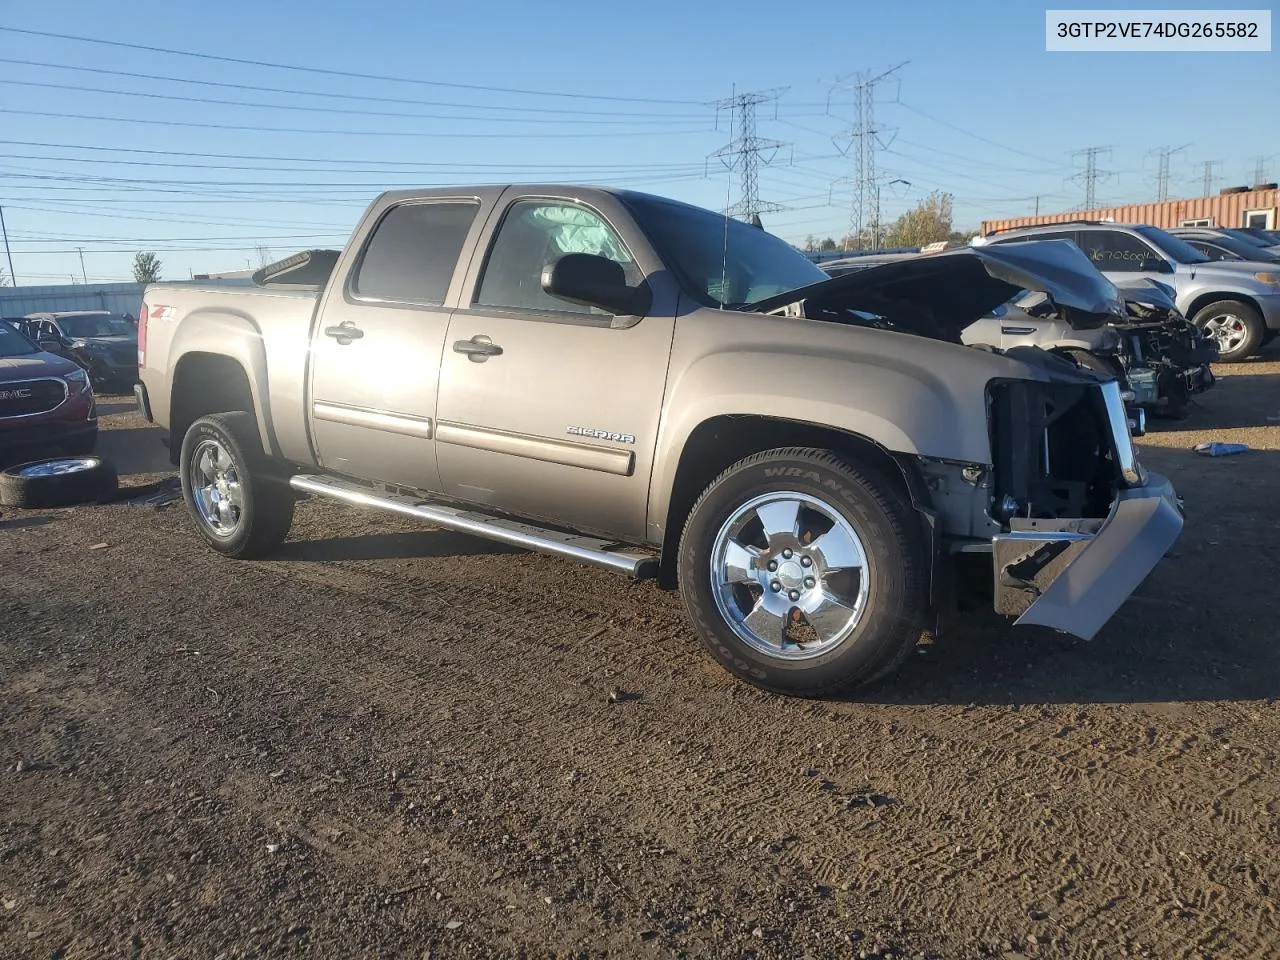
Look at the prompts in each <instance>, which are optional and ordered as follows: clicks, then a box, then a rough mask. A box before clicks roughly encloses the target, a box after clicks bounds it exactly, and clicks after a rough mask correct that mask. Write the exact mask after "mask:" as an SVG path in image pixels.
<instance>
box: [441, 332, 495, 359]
mask: <svg viewBox="0 0 1280 960" xmlns="http://www.w3.org/2000/svg"><path fill="white" fill-rule="evenodd" d="M453 352H454V353H463V354H466V356H467V359H468V360H471V361H472V362H473V363H483V362H484V361H485V360H487V359H488V358H489V357H500V356H502V348H501V347H500V346H498V345H497V344H496V343H494V342H493V341H492V340H490V339H489V338H488V337H486V336H485V335H484V334H482V333H480V334H476V335H475V336H474V337H472V338H471V339H470V340H455V341H454V342H453Z"/></svg>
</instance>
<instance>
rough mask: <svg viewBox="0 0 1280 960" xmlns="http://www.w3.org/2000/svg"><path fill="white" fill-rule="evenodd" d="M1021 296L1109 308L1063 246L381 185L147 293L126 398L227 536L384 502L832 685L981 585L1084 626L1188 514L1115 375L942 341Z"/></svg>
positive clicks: (230, 539) (1033, 615) (821, 685)
mask: <svg viewBox="0 0 1280 960" xmlns="http://www.w3.org/2000/svg"><path fill="white" fill-rule="evenodd" d="M1019 290H1043V291H1045V292H1047V293H1049V294H1050V295H1051V296H1052V297H1053V298H1054V300H1055V302H1057V303H1059V304H1062V305H1064V306H1068V307H1072V308H1076V309H1081V310H1088V311H1093V312H1107V311H1108V310H1120V309H1122V307H1121V305H1120V304H1118V303H1115V302H1114V301H1115V288H1114V287H1112V286H1111V285H1110V284H1107V283H1105V282H1104V281H1102V280H1100V278H1099V277H1098V274H1097V272H1096V271H1095V270H1093V269H1092V268H1091V267H1090V266H1089V264H1088V262H1087V261H1086V260H1085V259H1084V256H1083V254H1081V253H1080V252H1079V251H1078V250H1076V249H1075V248H1074V247H1072V246H1071V245H1070V244H1052V243H1045V244H1018V245H1016V246H1005V247H986V248H966V249H961V250H955V251H951V252H947V253H942V254H939V255H937V256H931V257H922V258H918V259H914V260H911V261H908V262H904V263H897V264H889V265H886V266H884V267H881V268H879V269H876V270H869V271H861V272H859V273H855V274H850V275H848V276H843V277H836V278H829V277H827V276H826V275H825V274H824V273H823V272H822V271H821V270H820V269H819V268H818V267H817V266H815V265H814V264H813V263H811V262H809V260H807V259H806V258H805V257H804V256H803V255H802V254H801V253H800V252H798V251H797V250H795V249H794V248H792V247H791V246H789V245H788V244H786V243H785V242H783V241H782V240H780V239H778V238H777V237H774V236H772V235H770V234H768V233H766V232H765V231H764V230H761V229H759V228H758V227H757V226H752V225H749V224H746V223H742V222H739V221H736V220H731V219H727V218H726V217H724V216H723V215H720V214H716V213H712V212H710V211H706V210H702V209H699V208H697V207H693V206H689V205H686V204H683V203H677V202H674V201H671V200H666V199H662V198H659V197H654V196H649V195H645V194H641V193H634V192H629V191H621V190H607V189H599V188H590V187H565V186H506V187H492V186H486V187H477V188H470V187H466V188H457V189H432V190H415V191H399V192H391V193H386V194H384V195H382V196H380V197H379V198H378V199H377V200H376V201H374V203H373V204H372V205H371V206H370V207H369V209H368V210H367V212H366V213H365V214H364V216H363V218H362V220H361V222H360V223H359V225H358V227H357V229H356V231H355V233H354V234H353V235H352V237H351V239H350V241H349V242H348V243H347V245H346V247H345V248H344V249H343V250H342V251H341V252H336V251H311V252H308V253H303V254H299V255H297V256H295V257H292V258H289V259H288V260H285V261H281V262H280V263H279V264H275V265H272V266H271V267H267V268H264V269H263V270H261V271H259V273H258V274H257V275H256V276H255V278H254V284H253V285H250V284H241V285H231V284H223V285H219V284H209V283H205V284H201V283H198V282H197V283H165V284H153V285H151V286H149V287H148V288H147V290H146V293H145V303H144V304H143V308H142V312H141V315H140V323H139V343H138V353H139V378H140V381H141V382H140V383H139V385H138V386H137V388H136V394H137V398H138V403H139V405H140V407H141V409H142V411H143V413H144V415H145V416H147V417H148V418H149V419H153V420H154V421H155V422H156V423H158V424H160V425H161V426H162V427H163V428H166V429H167V431H168V436H169V438H170V439H169V448H170V451H171V456H172V458H173V462H174V463H175V464H176V465H177V466H178V468H179V474H180V476H181V480H182V488H183V493H184V496H185V499H186V504H187V507H188V509H189V512H190V515H191V517H192V519H193V521H194V523H195V526H196V528H197V530H199V532H200V534H201V535H202V536H203V538H204V540H206V541H207V542H208V543H209V544H210V545H211V546H212V547H213V549H215V550H217V551H218V552H220V553H222V554H225V555H227V556H231V557H252V556H255V555H260V554H262V553H264V552H267V551H270V550H271V549H272V548H273V547H275V546H276V545H277V544H279V543H280V542H281V541H282V540H283V539H284V537H285V535H286V534H287V532H288V530H289V527H290V524H291V522H292V518H293V510H294V501H295V498H296V497H298V496H299V495H309V496H313V497H324V498H331V499H334V500H338V501H343V502H346V503H348V504H355V505H359V506H363V507H369V508H381V509H385V510H391V511H395V512H398V513H401V514H406V515H409V516H411V517H417V518H420V519H421V520H423V521H424V522H426V523H428V524H431V525H434V526H437V527H443V528H449V529H454V530H460V531H465V532H468V533H472V534H476V535H479V536H482V537H490V538H493V539H495V540H499V541H503V542H506V543H509V544H517V545H520V546H523V547H526V548H529V549H532V550H540V551H545V552H547V553H551V554H558V555H560V556H563V557H570V558H573V559H576V560H580V561H584V562H587V563H593V564H598V565H601V566H604V567H608V568H612V569H614V570H617V571H620V572H622V573H624V574H627V575H630V576H632V577H637V578H649V577H652V578H655V579H657V580H658V581H659V583H660V585H662V586H665V587H668V588H672V587H678V588H679V589H680V591H681V594H682V596H683V599H684V602H685V605H686V608H687V610H688V613H689V617H690V620H691V622H692V625H693V628H694V630H695V631H696V632H697V634H698V635H699V637H700V638H701V640H702V642H703V644H704V645H705V647H706V648H707V650H708V651H709V653H710V655H711V656H712V657H714V658H715V659H716V660H717V661H719V662H720V663H721V664H722V665H723V666H724V667H725V668H726V669H728V670H729V671H731V672H732V673H734V674H736V675H737V676H739V677H741V678H743V679H745V680H747V681H749V682H752V683H755V684H758V685H760V686H762V687H765V688H768V689H772V690H776V691H780V692H786V693H791V694H800V695H809V696H816V695H825V694H828V693H832V692H835V691H837V690H845V689H850V688H853V687H857V686H860V685H862V684H866V683H869V682H871V681H874V680H875V679H877V678H879V677H881V676H883V675H885V674H887V673H888V672H890V671H891V670H892V669H893V668H894V667H895V666H896V665H897V664H898V663H900V662H901V660H902V659H903V658H904V657H905V656H906V655H907V654H908V653H909V652H910V651H911V650H912V649H913V647H914V645H915V643H916V642H917V640H918V639H919V637H920V634H921V631H922V630H923V629H926V628H927V629H936V628H937V626H938V623H939V621H940V620H941V619H943V614H945V613H946V612H947V611H948V610H951V609H953V608H955V607H957V606H958V605H960V604H959V601H960V600H962V599H964V598H970V597H972V596H973V595H974V594H975V593H976V594H977V595H980V596H982V597H983V598H984V602H993V603H994V605H995V608H996V610H998V611H999V612H1001V613H1003V614H1006V615H1010V616H1016V617H1018V622H1019V623H1026V624H1039V625H1044V626H1047V627H1051V628H1054V629H1057V630H1061V631H1065V632H1069V633H1072V634H1075V635H1077V636H1080V637H1085V638H1089V637H1092V636H1093V635H1094V634H1095V633H1096V631H1097V630H1098V629H1099V628H1100V627H1101V626H1102V625H1103V624H1104V623H1105V622H1106V621H1107V620H1108V619H1109V618H1110V617H1111V615H1112V614H1113V613H1114V612H1115V610H1116V609H1117V608H1118V607H1119V606H1120V604H1121V603H1123V602H1124V600H1125V599H1126V598H1127V597H1128V596H1129V594H1130V593H1131V592H1132V591H1133V590H1134V589H1135V588H1136V587H1137V586H1138V584H1139V583H1140V582H1141V581H1142V580H1143V578H1144V577H1146V575H1147V574H1148V573H1149V572H1150V570H1151V569H1152V568H1153V567H1154V566H1155V564H1156V563H1157V562H1158V561H1159V560H1160V558H1161V557H1162V556H1163V555H1164V554H1165V552H1166V551H1167V549H1168V548H1169V546H1170V545H1171V544H1172V543H1173V542H1174V540H1175V539H1176V538H1177V536H1178V533H1179V531H1180V530H1181V528H1182V523H1183V520H1182V510H1181V505H1180V502H1179V501H1178V499H1177V497H1176V496H1175V494H1174V492H1173V489H1172V487H1171V486H1170V484H1169V483H1168V481H1167V480H1165V479H1164V478H1163V477H1160V476H1158V475H1157V474H1154V473H1150V472H1148V471H1146V470H1145V469H1144V468H1143V466H1142V465H1141V463H1140V462H1139V459H1138V456H1137V453H1136V451H1135V448H1134V444H1133V441H1132V436H1131V433H1130V428H1129V423H1128V418H1127V417H1126V415H1125V409H1124V403H1123V400H1122V397H1121V392H1120V388H1119V385H1118V384H1117V383H1116V382H1115V381H1114V380H1112V379H1110V378H1108V377H1105V376H1101V375H1099V374H1097V373H1094V372H1091V371H1089V370H1086V369H1083V368H1081V367H1079V366H1077V365H1075V364H1073V363H1071V362H1070V361H1068V360H1064V359H1063V358H1061V357H1056V356H1053V355H1051V354H1049V353H1046V352H1044V351H1041V350H1039V349H1037V348H1034V347H1025V348H1017V349H1011V350H1007V351H1001V350H999V349H993V348H986V349H980V348H975V347H969V346H965V345H963V344H962V343H961V340H960V331H961V330H963V329H964V328H965V327H966V326H968V325H969V324H970V323H972V322H973V321H974V320H976V319H977V318H978V317H980V316H982V315H984V314H985V313H987V312H989V311H990V310H992V309H993V308H995V307H996V306H998V305H999V304H1001V303H1004V302H1005V301H1007V300H1008V299H1009V298H1010V297H1012V296H1013V295H1014V294H1015V293H1017V292H1018V291H1019Z"/></svg>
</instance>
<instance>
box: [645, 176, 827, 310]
mask: <svg viewBox="0 0 1280 960" xmlns="http://www.w3.org/2000/svg"><path fill="white" fill-rule="evenodd" d="M623 202H624V203H626V205H627V206H628V207H629V208H630V209H631V212H632V213H633V214H634V215H635V218H636V220H637V221H638V222H639V224H640V226H641V227H642V228H643V229H644V231H645V233H647V234H648V235H649V238H650V239H651V240H652V241H653V243H654V246H656V247H657V248H658V250H659V251H660V252H661V253H662V256H663V258H664V259H665V260H666V262H667V264H668V266H670V267H671V268H672V270H673V271H675V272H676V273H677V274H678V275H679V278H680V280H681V282H682V283H683V285H684V286H685V287H686V288H688V290H689V292H690V293H691V294H693V295H694V296H695V297H696V298H697V299H698V300H699V301H701V302H702V303H704V304H706V305H707V306H712V307H732V308H736V309H741V308H745V307H749V306H750V305H751V304H753V303H758V302H760V301H761V300H767V299H768V298H769V297H772V296H776V295H777V294H780V293H786V292H787V291H789V290H796V289H798V288H800V287H807V286H809V285H810V284H813V283H821V282H823V281H824V280H828V279H830V278H829V277H828V276H827V275H826V274H825V273H823V272H822V270H821V269H820V268H819V267H818V266H817V265H816V264H814V263H812V262H811V261H810V260H809V259H808V258H807V257H806V256H805V255H804V254H802V253H801V252H800V251H799V250H797V249H796V248H795V247H793V246H791V244H789V243H787V242H786V241H785V240H781V239H779V238H778V237H775V236H774V235H773V234H771V233H766V232H765V231H764V230H761V229H760V228H759V227H754V226H752V225H751V224H749V223H743V222H742V221H741V220H732V219H728V218H726V217H724V216H723V215H721V214H718V213H712V212H711V211H710V210H703V209H700V208H698V207H692V206H689V205H687V204H683V203H676V202H675V201H673V200H661V199H659V198H657V197H647V196H626V197H624V198H623Z"/></svg>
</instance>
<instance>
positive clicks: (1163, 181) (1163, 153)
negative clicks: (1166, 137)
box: [1154, 143, 1190, 202]
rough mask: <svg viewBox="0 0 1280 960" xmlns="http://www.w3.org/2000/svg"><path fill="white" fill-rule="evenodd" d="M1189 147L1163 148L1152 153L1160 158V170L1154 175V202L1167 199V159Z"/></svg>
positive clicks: (1187, 145)
mask: <svg viewBox="0 0 1280 960" xmlns="http://www.w3.org/2000/svg"><path fill="white" fill-rule="evenodd" d="M1189 146H1190V144H1189V143H1184V144H1183V145H1182V146H1180V147H1170V146H1163V147H1160V148H1159V149H1158V150H1156V151H1154V152H1155V153H1156V154H1157V155H1158V156H1159V157H1160V169H1159V171H1158V172H1157V173H1156V200H1157V201H1158V202H1163V201H1165V200H1168V199H1169V159H1170V158H1171V157H1173V156H1174V155H1175V154H1179V153H1181V152H1182V151H1183V150H1185V149H1187V147H1189Z"/></svg>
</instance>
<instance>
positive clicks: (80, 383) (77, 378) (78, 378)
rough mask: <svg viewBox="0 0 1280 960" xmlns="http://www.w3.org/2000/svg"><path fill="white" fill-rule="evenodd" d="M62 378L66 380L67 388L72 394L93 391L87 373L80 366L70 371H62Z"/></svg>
mask: <svg viewBox="0 0 1280 960" xmlns="http://www.w3.org/2000/svg"><path fill="white" fill-rule="evenodd" d="M62 379H63V380H65V381H66V382H67V390H68V392H70V393H72V394H85V393H92V392H93V388H92V387H91V386H90V385H89V374H88V373H87V372H86V371H85V370H84V369H82V368H79V367H77V368H76V369H75V370H72V371H71V372H70V373H64V374H63V375H62Z"/></svg>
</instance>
